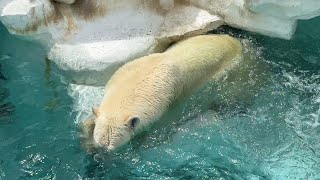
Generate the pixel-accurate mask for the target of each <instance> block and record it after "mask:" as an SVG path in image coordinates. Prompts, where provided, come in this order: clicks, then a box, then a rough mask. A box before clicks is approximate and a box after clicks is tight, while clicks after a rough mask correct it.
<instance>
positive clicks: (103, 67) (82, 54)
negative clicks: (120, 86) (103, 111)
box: [1, 0, 223, 85]
mask: <svg viewBox="0 0 320 180" xmlns="http://www.w3.org/2000/svg"><path fill="white" fill-rule="evenodd" d="M70 3H73V4H70ZM1 21H2V22H3V24H4V25H5V26H6V27H7V28H8V30H9V31H10V33H12V34H18V35H22V36H23V37H24V38H27V39H32V40H38V41H40V42H41V43H42V44H44V45H45V46H46V47H47V48H48V51H49V54H48V58H49V59H50V60H53V61H54V62H55V63H56V64H57V65H58V66H59V67H60V68H61V69H62V70H64V71H65V75H66V77H67V79H69V80H70V82H74V83H78V84H94V85H103V84H105V82H106V80H107V79H108V77H110V75H111V74H112V73H113V72H114V71H115V70H116V69H117V68H118V67H119V66H120V65H122V64H123V63H125V62H127V61H129V60H132V59H135V58H137V57H141V56H143V55H146V54H149V53H153V52H160V51H162V50H163V49H165V48H166V47H167V46H168V45H169V44H170V43H171V42H173V41H177V40H180V39H183V38H185V37H188V36H194V35H197V34H203V33H205V32H207V31H209V30H212V29H214V28H216V27H219V26H220V25H222V24H223V21H222V19H221V18H220V17H219V16H217V15H211V14H210V13H208V12H207V11H205V10H202V9H200V8H197V7H194V6H188V5H186V4H184V3H180V2H176V1H171V0H160V1H159V0H151V1H150V0H132V1H126V0H117V1H113V0H96V1H91V0H81V1H75V2H71V1H68V2H67V1H59V3H57V2H56V1H47V0H32V1H30V0H14V1H12V2H9V3H7V4H5V6H4V8H3V10H2V13H1Z"/></svg>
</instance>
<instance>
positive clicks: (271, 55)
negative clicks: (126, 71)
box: [0, 18, 320, 180]
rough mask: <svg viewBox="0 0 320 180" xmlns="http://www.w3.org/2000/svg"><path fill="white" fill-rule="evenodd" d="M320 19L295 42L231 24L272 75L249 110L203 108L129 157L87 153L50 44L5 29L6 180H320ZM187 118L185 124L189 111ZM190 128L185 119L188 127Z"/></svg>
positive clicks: (307, 24)
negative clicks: (52, 59) (50, 59)
mask: <svg viewBox="0 0 320 180" xmlns="http://www.w3.org/2000/svg"><path fill="white" fill-rule="evenodd" d="M319 28H320V18H317V19H312V20H308V21H303V22H300V23H299V26H298V31H297V34H296V35H295V36H294V38H293V39H292V40H290V41H286V40H280V39H276V38H269V37H264V36H260V35H256V34H252V33H247V32H244V31H240V30H234V29H230V28H227V27H223V28H221V29H219V30H217V32H219V33H229V34H233V35H234V36H237V37H242V38H245V39H248V40H249V41H250V42H252V43H253V44H255V45H256V47H257V48H256V54H257V56H259V59H260V60H262V61H264V62H265V63H266V64H267V65H268V68H269V69H270V70H271V72H272V73H271V75H270V82H271V83H270V85H269V86H267V87H266V88H264V89H263V90H262V91H261V92H260V93H259V96H258V97H257V98H256V99H255V101H254V103H253V104H252V105H251V106H249V107H248V109H247V110H246V113H240V114H238V113H237V112H236V111H235V112H234V111H233V110H230V111H227V112H224V113H215V112H213V111H207V112H203V113H200V114H197V113H196V112H197V110H196V108H195V109H194V110H193V111H190V112H187V113H185V114H184V115H186V114H187V115H189V114H191V115H190V117H192V119H191V120H188V121H183V123H180V124H178V125H176V124H175V123H171V124H170V125H169V126H168V127H161V128H159V129H157V130H154V131H152V132H149V133H148V134H145V135H144V136H141V137H140V138H137V139H135V140H134V142H133V143H132V144H130V145H128V146H126V147H125V148H124V149H123V150H121V151H120V152H117V153H115V154H111V155H104V157H100V158H92V157H91V156H90V155H86V154H85V153H84V151H83V150H82V149H81V148H80V143H79V138H78V124H77V121H76V119H77V112H74V109H73V99H72V98H71V97H69V96H68V87H69V86H68V85H67V84H64V83H62V82H63V81H61V79H62V77H60V75H59V71H58V69H57V68H55V67H54V66H53V65H51V66H50V67H51V68H48V67H49V66H48V63H49V62H48V61H46V59H45V51H44V50H43V49H42V48H41V46H39V45H37V44H34V43H30V42H26V41H22V40H19V39H17V38H16V37H14V36H12V35H9V34H8V33H7V32H6V30H5V29H4V27H2V26H1V27H0V59H1V61H0V64H1V66H2V70H1V72H2V74H3V76H4V78H5V79H6V80H0V83H1V85H0V88H1V90H0V116H1V117H0V154H1V156H0V180H2V179H10V180H11V179H83V178H89V179H320V145H319V144H320V124H319V123H320V122H319V116H320V59H319V54H320V33H319V32H318V29H319ZM176 118H177V119H183V118H185V117H184V116H183V117H181V116H180V114H178V115H177V116H176ZM178 122H181V121H178Z"/></svg>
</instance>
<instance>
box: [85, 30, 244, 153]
mask: <svg viewBox="0 0 320 180" xmlns="http://www.w3.org/2000/svg"><path fill="white" fill-rule="evenodd" d="M242 61H243V48H242V45H241V43H240V41H238V40H237V39H235V38H232V37H230V36H228V35H202V36H197V37H192V38H189V39H187V40H184V41H182V42H179V43H177V44H176V45H174V46H173V47H171V48H170V49H168V50H167V51H166V52H164V53H157V54H151V55H148V56H145V57H142V58H139V59H136V60H134V61H132V62H129V63H127V64H125V65H124V66H123V67H121V68H120V69H118V70H117V71H116V72H115V74H114V75H113V76H112V77H111V79H110V80H109V82H108V84H107V87H108V88H107V91H106V93H105V96H104V99H103V101H102V103H101V104H100V106H99V107H98V108H96V109H94V114H95V115H96V117H95V119H92V120H91V121H89V122H86V123H84V126H83V127H84V129H85V132H87V133H85V134H87V135H85V138H84V139H85V140H87V141H88V140H89V141H91V142H89V143H86V144H87V145H88V144H90V145H91V146H95V147H100V148H103V149H106V150H108V151H113V150H116V149H118V148H119V147H121V146H122V145H124V144H126V143H128V142H129V141H130V140H131V139H132V138H133V137H134V136H135V135H137V134H138V133H140V132H141V131H144V130H146V129H148V127H150V126H151V125H152V124H154V123H155V122H156V121H157V120H159V119H160V117H161V116H162V115H163V114H164V113H165V112H166V111H167V110H168V107H169V106H170V105H171V104H172V103H173V102H175V101H176V100H178V99H179V98H182V97H183V96H186V95H190V93H194V92H195V91H196V90H198V89H199V88H201V87H203V86H204V85H205V84H206V83H208V81H210V80H212V79H214V80H217V79H219V78H221V77H223V76H224V75H225V74H226V73H227V72H229V71H230V70H231V69H235V67H236V66H237V65H239V63H241V62H242ZM233 89H234V90H235V91H239V89H237V88H233ZM234 90H232V91H234ZM86 129H87V130H86ZM90 145H88V146H90ZM85 146H86V145H85Z"/></svg>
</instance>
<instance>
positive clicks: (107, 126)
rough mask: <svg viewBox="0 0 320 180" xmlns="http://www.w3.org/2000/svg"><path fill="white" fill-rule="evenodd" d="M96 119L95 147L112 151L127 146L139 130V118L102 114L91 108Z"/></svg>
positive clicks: (129, 115) (94, 131)
mask: <svg viewBox="0 0 320 180" xmlns="http://www.w3.org/2000/svg"><path fill="white" fill-rule="evenodd" d="M93 113H94V114H95V116H96V118H95V120H94V122H95V126H94V130H93V141H94V144H95V146H96V147H98V148H103V149H105V150H107V151H109V152H110V151H114V150H116V149H118V148H119V147H121V146H122V145H124V144H127V143H128V142H129V141H130V140H131V139H132V138H133V137H134V135H135V134H136V133H137V131H138V129H140V126H141V124H140V117H139V116H138V115H134V114H108V115H106V114H102V113H99V110H98V109H97V108H93Z"/></svg>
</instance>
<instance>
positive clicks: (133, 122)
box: [126, 115, 140, 130]
mask: <svg viewBox="0 0 320 180" xmlns="http://www.w3.org/2000/svg"><path fill="white" fill-rule="evenodd" d="M139 123H140V117H139V116H137V115H135V116H130V117H129V118H128V120H127V122H126V126H127V127H129V128H130V129H132V130H134V129H135V128H136V127H137V125H138V124H139Z"/></svg>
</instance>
